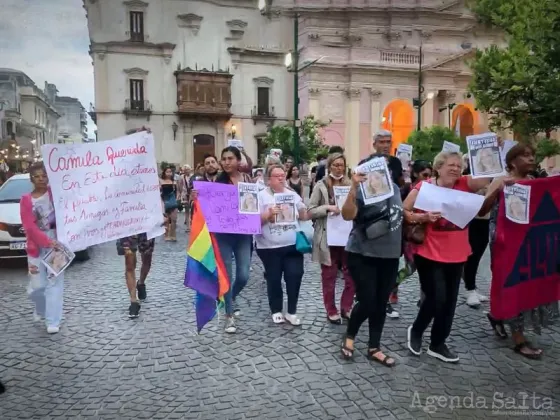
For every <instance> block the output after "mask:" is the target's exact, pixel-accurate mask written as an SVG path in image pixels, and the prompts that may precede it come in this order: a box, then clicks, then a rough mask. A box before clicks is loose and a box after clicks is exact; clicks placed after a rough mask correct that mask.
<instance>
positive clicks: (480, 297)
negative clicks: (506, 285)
mask: <svg viewBox="0 0 560 420" xmlns="http://www.w3.org/2000/svg"><path fill="white" fill-rule="evenodd" d="M475 292H476V295H477V296H478V300H479V301H480V302H488V297H487V296H484V295H483V294H481V293H478V290H475Z"/></svg>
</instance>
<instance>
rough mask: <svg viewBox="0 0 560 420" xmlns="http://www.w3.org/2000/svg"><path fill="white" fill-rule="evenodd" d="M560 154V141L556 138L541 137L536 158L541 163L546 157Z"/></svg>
mask: <svg viewBox="0 0 560 420" xmlns="http://www.w3.org/2000/svg"><path fill="white" fill-rule="evenodd" d="M556 155H560V143H558V141H556V140H551V139H541V140H539V141H538V142H537V147H536V156H535V158H536V160H537V162H538V163H541V162H542V161H543V160H545V158H547V157H551V156H556Z"/></svg>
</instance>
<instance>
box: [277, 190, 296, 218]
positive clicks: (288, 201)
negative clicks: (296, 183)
mask: <svg viewBox="0 0 560 420" xmlns="http://www.w3.org/2000/svg"><path fill="white" fill-rule="evenodd" d="M274 203H275V204H276V205H277V206H279V207H280V213H278V214H277V215H276V219H275V222H274V223H276V224H277V225H293V224H295V223H296V201H295V196H294V195H293V194H288V193H280V194H278V193H276V194H274Z"/></svg>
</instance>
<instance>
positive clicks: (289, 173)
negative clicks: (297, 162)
mask: <svg viewBox="0 0 560 420" xmlns="http://www.w3.org/2000/svg"><path fill="white" fill-rule="evenodd" d="M294 168H295V169H297V170H298V172H300V174H299V175H301V171H300V170H299V168H298V167H297V166H290V169H289V170H288V173H287V174H286V179H290V178H291V177H292V172H293V171H294Z"/></svg>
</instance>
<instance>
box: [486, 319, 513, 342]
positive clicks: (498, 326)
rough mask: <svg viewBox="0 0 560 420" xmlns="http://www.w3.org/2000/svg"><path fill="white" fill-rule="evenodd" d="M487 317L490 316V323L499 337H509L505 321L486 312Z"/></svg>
mask: <svg viewBox="0 0 560 420" xmlns="http://www.w3.org/2000/svg"><path fill="white" fill-rule="evenodd" d="M486 317H487V318H488V321H490V325H491V326H492V329H493V330H494V333H495V334H496V335H497V336H498V337H500V338H501V339H504V338H508V334H507V332H506V328H505V327H504V323H503V322H502V321H497V320H495V319H494V318H492V315H490V314H486Z"/></svg>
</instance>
